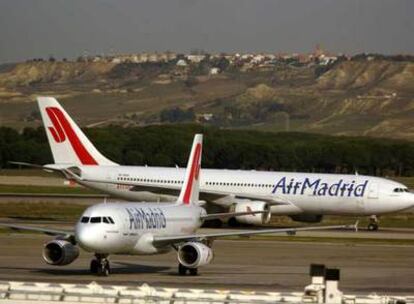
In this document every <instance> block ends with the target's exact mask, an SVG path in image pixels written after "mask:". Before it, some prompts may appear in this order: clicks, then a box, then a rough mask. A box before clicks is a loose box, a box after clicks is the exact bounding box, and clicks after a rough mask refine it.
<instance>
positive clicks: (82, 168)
mask: <svg viewBox="0 0 414 304" xmlns="http://www.w3.org/2000/svg"><path fill="white" fill-rule="evenodd" d="M38 105H39V108H40V112H41V116H42V119H43V123H44V126H45V129H46V134H47V137H48V140H49V144H50V147H51V150H52V154H53V158H54V162H55V163H54V164H50V165H45V166H40V167H41V168H43V169H49V170H54V171H59V172H62V173H63V174H64V175H65V176H66V178H68V179H73V180H75V181H76V182H78V183H79V184H82V185H84V186H86V187H90V188H93V189H97V190H100V191H102V192H105V193H108V194H111V195H113V196H115V197H119V198H124V199H127V200H130V201H145V200H147V201H148V200H154V201H156V200H160V198H161V199H163V198H165V197H166V196H165V195H166V194H169V195H170V196H169V197H167V199H170V200H171V197H172V198H173V200H175V198H176V197H177V195H178V192H179V190H180V188H181V186H182V184H183V181H184V174H185V170H184V169H182V168H168V167H148V166H120V165H119V164H117V163H114V162H112V161H110V160H109V159H107V158H106V157H105V156H103V155H102V154H101V153H100V152H99V151H98V150H97V149H96V148H95V147H94V145H93V144H92V143H91V142H90V141H89V139H88V138H87V137H86V136H85V134H84V133H83V132H82V130H81V129H80V128H79V127H78V126H77V125H76V123H75V122H74V121H73V120H72V119H71V117H70V116H69V115H68V114H67V113H66V111H65V110H64V109H63V108H62V106H61V105H60V104H59V103H58V101H57V100H56V99H55V98H53V97H39V98H38ZM18 164H22V165H29V166H36V165H32V164H26V163H18ZM200 183H201V184H200V198H201V200H203V201H206V202H208V204H207V205H206V208H207V209H208V211H209V212H218V211H217V210H221V211H223V210H225V211H234V212H240V211H243V210H246V208H249V210H253V211H267V210H270V211H271V214H272V215H276V216H277V215H288V216H290V217H291V218H292V219H293V220H296V221H302V222H320V221H321V220H322V217H323V215H351V216H372V217H371V222H370V224H369V226H368V228H369V229H370V230H377V229H378V221H377V218H376V216H373V215H381V214H387V213H393V212H399V211H403V210H405V209H409V208H411V207H413V206H414V194H412V193H409V191H408V189H407V187H406V186H404V185H403V184H400V183H398V182H395V181H392V180H388V179H385V178H379V177H373V176H363V175H357V174H355V175H344V174H320V173H297V172H259V171H247V170H222V169H220V170H219V169H204V170H203V176H202V179H201V181H200ZM154 193H155V194H154ZM171 195H174V196H171ZM173 200H171V201H173ZM234 219H235V220H236V221H237V222H239V223H244V224H253V225H261V224H265V223H268V222H269V220H270V213H266V212H264V213H262V215H261V216H258V215H245V216H237V217H235V218H232V219H230V222H231V221H232V220H234Z"/></svg>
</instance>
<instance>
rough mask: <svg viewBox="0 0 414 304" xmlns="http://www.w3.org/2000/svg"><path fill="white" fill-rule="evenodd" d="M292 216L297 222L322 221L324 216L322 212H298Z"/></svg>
mask: <svg viewBox="0 0 414 304" xmlns="http://www.w3.org/2000/svg"><path fill="white" fill-rule="evenodd" d="M290 218H291V219H292V220H294V221H296V222H303V223H320V222H321V221H322V218H323V216H322V215H321V214H296V215H291V216H290Z"/></svg>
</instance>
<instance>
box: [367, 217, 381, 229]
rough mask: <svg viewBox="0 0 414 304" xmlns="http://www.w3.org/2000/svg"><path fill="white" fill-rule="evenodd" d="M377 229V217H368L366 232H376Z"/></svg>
mask: <svg viewBox="0 0 414 304" xmlns="http://www.w3.org/2000/svg"><path fill="white" fill-rule="evenodd" d="M378 228H379V221H378V217H377V216H376V215H371V216H370V217H369V224H368V230H369V231H377V230H378Z"/></svg>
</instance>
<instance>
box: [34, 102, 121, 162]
mask: <svg viewBox="0 0 414 304" xmlns="http://www.w3.org/2000/svg"><path fill="white" fill-rule="evenodd" d="M37 102H38V105H39V110H40V113H41V115H42V120H43V124H44V126H45V130H46V134H47V138H48V140H49V145H50V149H51V150H52V154H53V159H54V161H55V164H68V165H92V166H93V165H95V166H98V165H106V166H114V165H117V164H116V163H114V162H112V161H110V160H109V159H107V158H106V157H105V156H103V155H102V154H101V153H100V152H99V151H98V150H97V149H96V148H95V147H94V145H93V144H92V143H91V142H90V141H89V139H88V138H87V137H86V136H85V134H84V133H83V132H82V130H81V129H80V128H79V127H78V126H77V125H76V123H75V122H74V121H73V120H72V118H70V116H69V115H68V113H66V111H65V110H64V109H63V108H62V106H61V105H60V104H59V102H58V101H57V100H56V99H55V98H53V97H38V98H37Z"/></svg>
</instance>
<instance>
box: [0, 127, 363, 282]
mask: <svg viewBox="0 0 414 304" xmlns="http://www.w3.org/2000/svg"><path fill="white" fill-rule="evenodd" d="M201 155H202V135H201V134H196V135H195V136H194V141H193V145H192V149H191V153H190V157H189V159H188V164H187V169H186V171H185V180H184V183H183V185H182V187H181V191H180V194H179V196H178V199H177V201H176V202H175V203H170V204H160V203H158V202H156V203H121V202H118V203H101V204H97V205H94V206H91V207H89V208H87V209H86V211H85V212H84V213H83V214H82V215H81V217H80V219H79V221H78V222H77V224H76V226H75V230H74V231H64V230H59V229H49V228H39V227H30V226H20V225H15V224H7V223H0V225H1V226H5V227H8V228H12V229H16V230H31V231H37V232H43V233H46V234H49V235H54V236H56V237H57V238H56V239H54V240H52V241H49V242H48V243H46V244H45V246H44V250H43V259H44V260H45V262H46V263H48V264H50V265H56V266H63V265H68V264H70V263H72V262H74V261H75V260H76V259H77V258H78V256H79V247H80V248H82V249H84V250H86V251H87V252H92V253H94V254H95V258H94V259H92V261H91V263H90V272H91V273H93V274H98V275H103V276H108V275H109V273H110V269H111V268H110V263H109V259H108V256H109V255H113V254H115V255H155V254H162V253H166V252H169V251H171V250H172V249H175V250H176V251H177V257H178V262H179V263H178V273H179V274H180V275H187V274H188V273H189V274H190V275H197V273H198V268H199V267H201V266H205V265H208V264H209V263H210V262H211V261H212V260H213V250H212V243H213V240H214V239H217V238H223V237H228V236H251V235H258V234H270V233H288V234H294V233H296V232H297V231H309V230H325V229H339V228H355V229H356V228H357V224H355V225H348V226H346V225H337V226H321V227H299V228H285V229H264V230H248V231H236V232H218V233H208V234H197V233H196V230H197V229H198V228H200V227H201V225H202V223H203V222H204V221H205V220H209V219H213V218H222V217H227V216H237V215H243V214H246V213H253V214H256V213H260V212H261V211H256V212H254V211H251V210H247V209H246V212H240V213H222V214H207V213H206V211H205V210H204V209H203V208H202V207H201V206H199V204H198V201H199V187H200V167H201Z"/></svg>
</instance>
